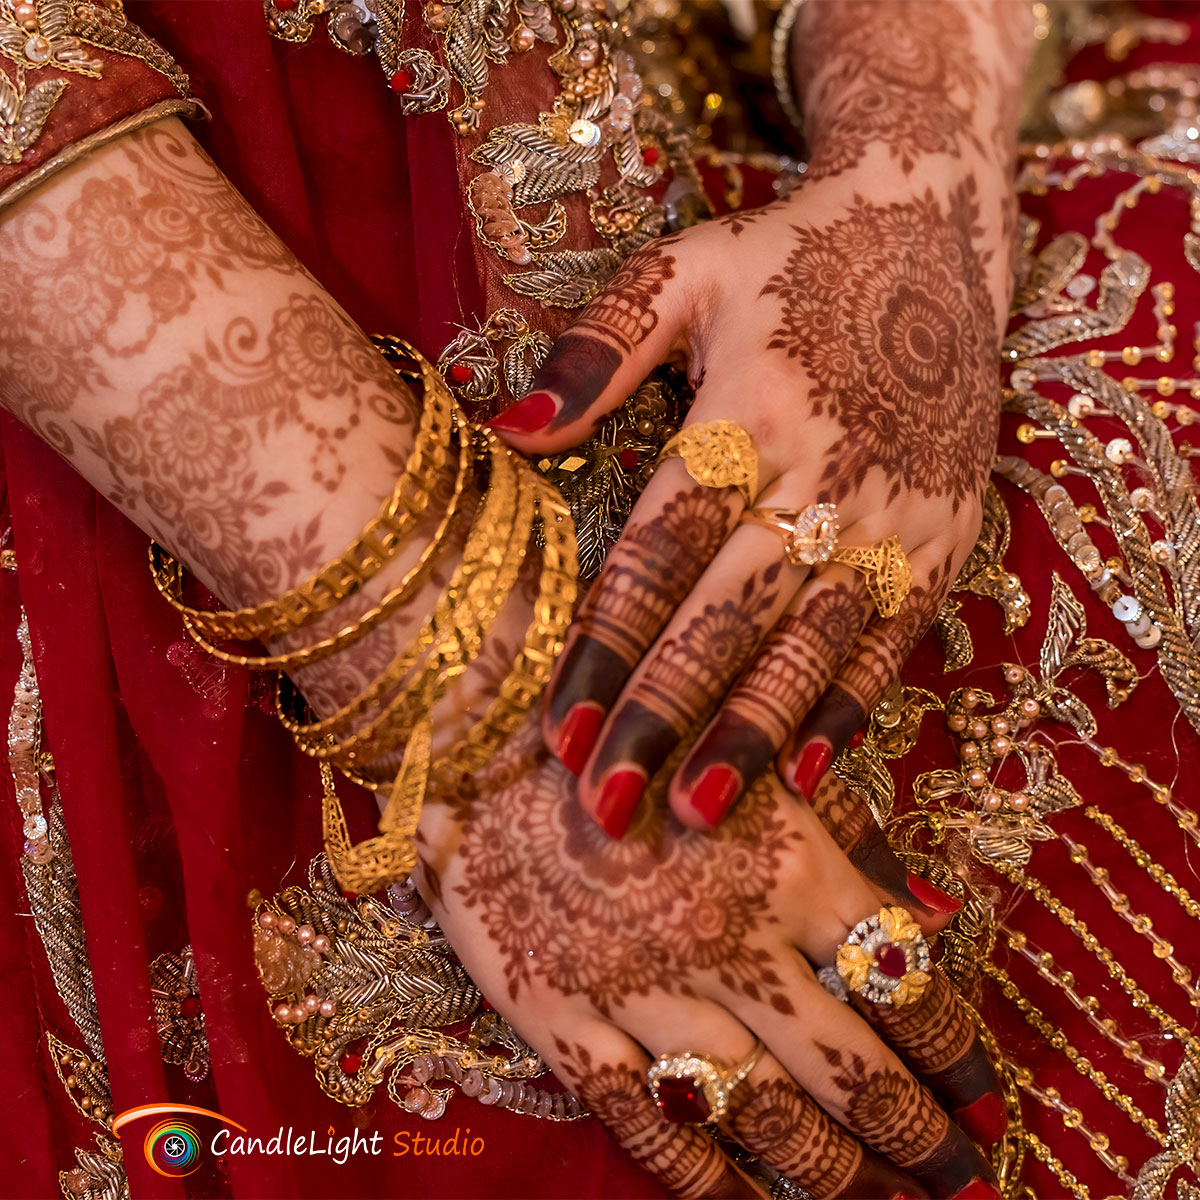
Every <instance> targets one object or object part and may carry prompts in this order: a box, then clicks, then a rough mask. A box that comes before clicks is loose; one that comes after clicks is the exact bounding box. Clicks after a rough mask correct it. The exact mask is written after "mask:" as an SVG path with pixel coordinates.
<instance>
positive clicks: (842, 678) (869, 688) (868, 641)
mask: <svg viewBox="0 0 1200 1200" xmlns="http://www.w3.org/2000/svg"><path fill="white" fill-rule="evenodd" d="M930 560H931V552H930V551H918V552H917V553H916V554H914V555H913V562H912V567H913V575H914V578H916V579H922V578H924V579H925V580H926V582H925V583H924V584H922V585H920V586H918V585H916V584H914V586H913V589H912V591H911V592H910V593H909V595H908V599H907V600H905V602H904V604H903V606H902V607H901V609H900V611H899V612H898V613H897V614H896V616H894V617H892V618H890V619H888V620H883V619H880V618H878V617H876V618H874V619H872V620H871V621H869V622H868V623H867V626H866V628H865V629H864V630H863V633H862V636H861V637H860V638H859V640H858V644H857V645H856V646H855V647H854V650H853V651H852V652H851V653H850V655H849V656H848V657H847V658H846V661H845V662H844V663H843V664H842V666H841V668H840V669H839V671H838V673H837V675H836V676H835V677H834V679H833V681H832V683H831V684H830V685H829V690H828V691H827V692H826V694H825V695H824V696H823V697H822V698H821V699H820V700H819V701H818V702H817V704H816V705H815V706H814V707H813V709H812V711H811V712H810V713H809V715H808V718H807V720H806V721H805V722H804V724H803V725H802V726H801V727H800V729H799V730H797V732H796V735H795V737H794V738H793V741H792V746H791V750H790V753H789V755H788V766H787V767H786V768H785V770H784V771H783V776H784V781H785V782H786V783H788V784H789V785H790V786H791V787H792V788H794V789H795V790H796V791H798V792H799V793H800V794H801V795H803V796H804V797H805V798H811V797H812V795H813V793H814V792H815V791H816V786H817V784H818V783H819V782H820V781H821V779H822V778H823V777H824V775H825V772H826V771H827V770H828V769H829V765H830V763H832V762H833V760H834V759H835V758H837V756H838V755H839V754H841V753H842V751H843V750H845V749H846V747H847V746H848V745H849V743H850V739H851V738H852V737H853V736H854V734H855V733H856V732H857V731H858V730H859V728H860V727H861V726H862V724H863V722H864V721H865V720H866V718H867V714H868V713H870V711H871V710H872V709H873V708H874V707H875V705H876V704H878V703H879V701H880V700H882V699H883V697H884V695H885V694H886V692H887V690H888V688H890V687H891V686H892V684H893V683H894V682H895V680H896V679H897V678H898V676H899V673H900V668H901V667H902V666H903V665H904V663H905V661H906V660H907V658H908V656H909V654H910V653H911V652H912V649H913V647H914V646H915V645H916V644H917V642H919V641H920V640H921V637H922V636H923V635H924V633H925V630H926V629H928V628H929V626H930V624H931V623H932V621H933V618H934V616H935V615H936V614H937V611H938V609H939V608H940V607H941V604H942V600H943V599H944V598H945V595H946V592H947V590H948V589H949V587H950V583H951V580H952V579H953V575H952V574H951V561H952V560H951V558H950V557H946V558H945V559H944V560H942V561H941V562H940V563H938V562H936V561H930Z"/></svg>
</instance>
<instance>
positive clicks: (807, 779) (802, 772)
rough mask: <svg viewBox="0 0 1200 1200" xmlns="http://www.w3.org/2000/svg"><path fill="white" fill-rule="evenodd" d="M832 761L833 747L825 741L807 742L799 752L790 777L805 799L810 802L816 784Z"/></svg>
mask: <svg viewBox="0 0 1200 1200" xmlns="http://www.w3.org/2000/svg"><path fill="white" fill-rule="evenodd" d="M832 761H833V747H832V746H830V744H829V743H828V742H825V741H816V742H809V743H808V745H807V746H805V747H804V749H803V750H802V751H801V752H800V758H799V760H798V761H797V763H796V770H795V772H794V774H793V775H792V778H793V780H794V781H795V783H796V786H797V787H798V788H799V789H800V794H801V795H802V796H803V797H804V798H805V800H808V801H809V802H810V803H811V801H812V798H813V795H814V794H815V792H816V790H817V784H818V783H820V782H821V778H822V776H823V775H824V774H825V772H826V771H827V770H828V769H829V764H830V762H832Z"/></svg>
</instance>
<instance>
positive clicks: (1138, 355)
mask: <svg viewBox="0 0 1200 1200" xmlns="http://www.w3.org/2000/svg"><path fill="white" fill-rule="evenodd" d="M1121 361H1122V362H1123V363H1124V364H1125V365H1126V366H1127V367H1136V366H1137V365H1138V363H1140V362H1141V361H1142V352H1141V350H1140V349H1139V348H1138V347H1137V346H1126V347H1125V349H1124V350H1122V351H1121Z"/></svg>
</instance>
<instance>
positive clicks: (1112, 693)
mask: <svg viewBox="0 0 1200 1200" xmlns="http://www.w3.org/2000/svg"><path fill="white" fill-rule="evenodd" d="M1070 665H1071V666H1073V667H1084V668H1086V669H1087V670H1090V671H1095V672H1096V674H1098V675H1099V676H1100V677H1101V678H1102V679H1103V680H1104V687H1105V690H1106V691H1107V693H1108V707H1109V708H1116V707H1117V705H1118V704H1120V703H1121V702H1122V700H1124V699H1125V698H1126V697H1125V696H1123V695H1122V693H1129V692H1131V691H1133V689H1134V688H1135V687H1137V684H1138V675H1137V671H1136V670H1135V668H1134V665H1133V663H1132V662H1131V661H1130V659H1129V657H1128V656H1127V655H1125V654H1123V653H1122V652H1121V651H1120V650H1118V649H1117V648H1116V646H1114V645H1113V644H1112V642H1106V641H1105V640H1104V639H1103V638H1089V637H1085V638H1081V639H1080V641H1079V645H1078V648H1077V649H1076V651H1075V653H1074V654H1072V655H1071V663H1070Z"/></svg>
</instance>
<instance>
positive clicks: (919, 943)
mask: <svg viewBox="0 0 1200 1200" xmlns="http://www.w3.org/2000/svg"><path fill="white" fill-rule="evenodd" d="M930 970H931V966H930V958H929V943H928V942H926V940H925V935H924V934H923V933H922V932H921V929H920V927H919V926H918V925H917V923H916V921H914V920H913V919H912V917H911V916H910V915H909V914H908V913H907V912H906V911H905V910H904V909H902V908H898V907H895V906H893V907H889V908H881V909H880V910H879V911H878V912H877V913H873V914H872V915H871V916H869V917H867V919H866V920H865V921H859V923H858V924H857V925H855V926H854V928H853V929H852V930H850V932H849V933H848V934H847V935H846V940H845V941H844V942H843V943H842V944H841V945H840V946H839V947H838V950H837V973H838V975H840V976H841V979H842V982H843V983H844V984H845V986H846V987H847V988H848V989H849V990H850V991H852V992H857V993H858V994H859V995H860V996H862V997H863V998H864V999H866V1000H869V1001H871V1003H872V1004H894V1005H896V1007H897V1008H900V1007H902V1006H904V1005H906V1004H913V1003H915V1002H916V1001H917V1000H919V999H920V998H921V996H922V994H923V993H924V991H925V989H926V988H927V987H928V986H929V981H930V978H931V977H930Z"/></svg>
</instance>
